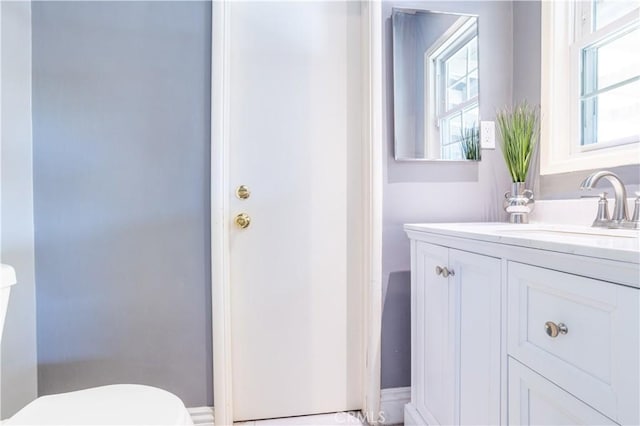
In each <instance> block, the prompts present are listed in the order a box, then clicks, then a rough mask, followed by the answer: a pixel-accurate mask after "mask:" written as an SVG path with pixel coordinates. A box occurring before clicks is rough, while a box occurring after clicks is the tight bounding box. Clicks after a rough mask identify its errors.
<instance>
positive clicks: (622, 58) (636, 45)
mask: <svg viewBox="0 0 640 426" xmlns="http://www.w3.org/2000/svg"><path fill="white" fill-rule="evenodd" d="M639 50H640V29H638V28H636V29H635V30H632V31H628V32H626V33H622V34H620V36H619V37H616V38H613V39H611V40H609V41H608V42H606V43H605V44H601V45H596V46H590V47H587V48H585V49H584V50H583V52H582V69H583V76H584V77H583V78H584V84H583V92H582V93H583V95H587V94H589V93H593V92H595V91H597V90H601V89H604V88H606V87H609V86H612V85H614V84H617V83H620V82H623V81H626V80H628V79H630V78H633V77H637V76H640V54H638V52H639Z"/></svg>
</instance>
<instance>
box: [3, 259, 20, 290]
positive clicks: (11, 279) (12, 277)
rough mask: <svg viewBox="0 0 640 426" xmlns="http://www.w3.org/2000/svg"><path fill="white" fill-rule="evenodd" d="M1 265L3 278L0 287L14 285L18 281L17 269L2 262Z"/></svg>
mask: <svg viewBox="0 0 640 426" xmlns="http://www.w3.org/2000/svg"><path fill="white" fill-rule="evenodd" d="M0 266H1V267H2V275H1V276H0V278H1V280H0V288H4V287H9V286H11V285H14V284H15V283H16V282H17V281H16V270H15V269H13V267H12V266H9V265H5V264H4V263H1V264H0Z"/></svg>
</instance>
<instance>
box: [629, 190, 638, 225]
mask: <svg viewBox="0 0 640 426" xmlns="http://www.w3.org/2000/svg"><path fill="white" fill-rule="evenodd" d="M635 194H636V201H635V202H634V203H633V204H634V207H633V216H632V217H631V220H630V221H629V225H630V227H631V228H634V229H638V228H640V191H636V192H635Z"/></svg>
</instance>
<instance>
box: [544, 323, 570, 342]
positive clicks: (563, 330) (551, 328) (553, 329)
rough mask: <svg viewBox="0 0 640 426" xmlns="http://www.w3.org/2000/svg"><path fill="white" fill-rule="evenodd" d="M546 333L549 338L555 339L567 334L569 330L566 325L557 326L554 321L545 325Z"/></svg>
mask: <svg viewBox="0 0 640 426" xmlns="http://www.w3.org/2000/svg"><path fill="white" fill-rule="evenodd" d="M544 331H546V333H547V335H548V336H549V337H554V338H555V337H558V334H567V333H568V332H569V329H568V328H567V326H566V324H564V323H559V324H556V323H555V322H553V321H547V322H545V323H544Z"/></svg>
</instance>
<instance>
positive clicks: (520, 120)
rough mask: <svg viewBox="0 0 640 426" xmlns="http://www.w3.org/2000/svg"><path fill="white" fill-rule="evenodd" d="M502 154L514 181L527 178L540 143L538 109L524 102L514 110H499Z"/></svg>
mask: <svg viewBox="0 0 640 426" xmlns="http://www.w3.org/2000/svg"><path fill="white" fill-rule="evenodd" d="M497 120H498V128H499V129H500V136H501V138H502V155H503V156H504V161H505V162H506V163H507V168H508V169H509V173H510V174H511V179H512V180H513V182H524V181H525V179H526V178H527V172H528V171H529V165H530V164H531V157H532V155H533V152H534V150H535V147H536V145H537V143H538V135H539V127H538V125H539V120H538V109H537V108H534V107H532V106H529V105H528V104H527V103H526V102H522V103H521V104H519V105H516V107H515V108H514V109H513V110H508V109H505V110H503V111H501V112H498V116H497Z"/></svg>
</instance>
